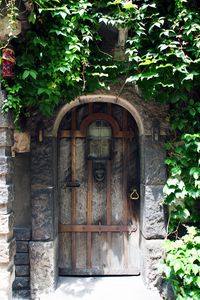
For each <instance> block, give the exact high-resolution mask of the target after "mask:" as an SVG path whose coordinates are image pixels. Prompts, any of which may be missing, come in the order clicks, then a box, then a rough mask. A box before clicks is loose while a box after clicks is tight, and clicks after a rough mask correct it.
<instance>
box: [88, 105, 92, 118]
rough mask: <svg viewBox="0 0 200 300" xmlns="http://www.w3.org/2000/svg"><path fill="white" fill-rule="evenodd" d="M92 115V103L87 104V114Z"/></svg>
mask: <svg viewBox="0 0 200 300" xmlns="http://www.w3.org/2000/svg"><path fill="white" fill-rule="evenodd" d="M92 113H93V103H89V104H88V114H89V115H90V114H92Z"/></svg>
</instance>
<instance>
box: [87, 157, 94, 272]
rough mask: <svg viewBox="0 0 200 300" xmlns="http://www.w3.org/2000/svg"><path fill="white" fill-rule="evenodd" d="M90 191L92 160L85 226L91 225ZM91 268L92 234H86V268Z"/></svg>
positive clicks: (89, 166)
mask: <svg viewBox="0 0 200 300" xmlns="http://www.w3.org/2000/svg"><path fill="white" fill-rule="evenodd" d="M92 189H93V178H92V160H88V198H87V224H88V225H91V224H92ZM91 266H92V234H91V232H88V233H87V267H88V268H91Z"/></svg>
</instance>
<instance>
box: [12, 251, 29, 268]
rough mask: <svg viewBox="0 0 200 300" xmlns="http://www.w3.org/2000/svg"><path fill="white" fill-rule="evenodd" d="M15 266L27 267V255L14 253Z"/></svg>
mask: <svg viewBox="0 0 200 300" xmlns="http://www.w3.org/2000/svg"><path fill="white" fill-rule="evenodd" d="M15 265H16V266H21V265H29V254H28V253H16V255H15Z"/></svg>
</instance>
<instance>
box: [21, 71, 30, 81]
mask: <svg viewBox="0 0 200 300" xmlns="http://www.w3.org/2000/svg"><path fill="white" fill-rule="evenodd" d="M29 74H30V71H29V70H25V71H24V73H23V74H22V79H26V78H27V77H28V76H29Z"/></svg>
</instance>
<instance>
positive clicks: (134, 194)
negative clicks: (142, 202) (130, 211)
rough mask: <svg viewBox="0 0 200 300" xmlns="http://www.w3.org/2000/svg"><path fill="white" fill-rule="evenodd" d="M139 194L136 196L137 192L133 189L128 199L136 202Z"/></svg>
mask: <svg viewBox="0 0 200 300" xmlns="http://www.w3.org/2000/svg"><path fill="white" fill-rule="evenodd" d="M139 197H140V196H139V194H138V192H137V190H136V189H133V191H132V192H131V193H130V195H129V198H130V199H131V200H138V199H139Z"/></svg>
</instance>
